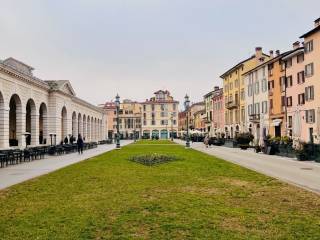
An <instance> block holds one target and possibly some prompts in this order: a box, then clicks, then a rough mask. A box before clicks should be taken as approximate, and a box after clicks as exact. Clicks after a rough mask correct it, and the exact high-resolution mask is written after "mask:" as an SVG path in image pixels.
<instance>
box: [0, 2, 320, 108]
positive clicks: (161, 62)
mask: <svg viewBox="0 0 320 240" xmlns="http://www.w3.org/2000/svg"><path fill="white" fill-rule="evenodd" d="M319 9H320V1H319V0H303V1H302V0H241V1H239V0H197V1H195V0H126V1H125V0H50V1H49V0H20V1H18V0H10V1H8V0H0V43H1V44H0V59H2V60H3V59H5V58H7V57H10V56H11V57H14V58H17V59H19V60H21V61H22V62H25V63H26V64H28V65H31V66H33V67H34V68H35V72H34V74H35V75H36V76H37V77H39V78H41V79H44V80H45V79H50V80H56V79H68V80H70V81H71V83H72V86H73V88H74V89H75V91H76V94H77V96H78V97H81V98H83V99H85V100H87V101H89V102H91V103H93V104H98V103H103V102H105V101H109V100H111V99H113V98H114V96H115V95H116V94H117V93H119V95H120V97H121V98H122V99H124V98H129V99H133V100H139V101H140V100H145V99H146V98H150V97H151V96H152V94H153V92H154V91H156V90H158V89H168V90H169V91H170V92H171V93H172V95H173V96H174V97H175V98H176V99H177V100H179V101H180V102H182V101H183V97H184V95H185V94H186V93H188V94H189V95H190V97H191V100H192V101H199V100H201V99H202V96H203V95H204V94H205V93H207V92H209V91H210V90H212V88H213V86H214V85H221V80H220V79H219V76H220V75H221V74H222V73H223V72H224V71H225V70H227V69H228V68H229V67H231V66H232V65H233V64H235V63H237V62H239V61H240V60H242V59H244V58H246V57H249V56H250V55H252V54H253V52H254V48H255V47H256V46H261V47H263V50H264V51H265V52H266V53H268V52H269V50H270V49H274V50H276V49H280V50H281V51H284V50H288V49H290V48H291V45H292V43H293V42H295V41H296V40H298V37H299V36H300V35H301V34H303V33H304V32H306V31H308V30H310V29H311V28H312V27H313V20H315V19H316V18H318V17H320V15H319V14H320V11H319Z"/></svg>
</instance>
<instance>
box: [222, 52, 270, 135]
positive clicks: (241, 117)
mask: <svg viewBox="0 0 320 240" xmlns="http://www.w3.org/2000/svg"><path fill="white" fill-rule="evenodd" d="M268 59H269V56H268V55H266V54H264V53H263V52H262V48H261V47H257V48H256V51H255V54H254V55H252V56H251V57H250V58H247V59H245V60H243V61H241V62H240V63H238V64H236V65H235V66H233V67H232V68H230V69H229V70H227V71H226V72H225V73H223V74H222V75H221V76H220V77H221V78H222V79H223V86H224V93H223V94H224V100H225V134H226V136H227V137H230V138H233V137H235V134H236V133H238V132H241V131H244V129H245V116H246V112H245V111H246V109H245V105H246V104H245V88H246V86H245V83H244V78H243V76H242V74H243V73H245V72H248V71H250V70H251V69H253V68H255V67H256V66H258V65H260V64H261V63H262V62H264V61H266V60H268Z"/></svg>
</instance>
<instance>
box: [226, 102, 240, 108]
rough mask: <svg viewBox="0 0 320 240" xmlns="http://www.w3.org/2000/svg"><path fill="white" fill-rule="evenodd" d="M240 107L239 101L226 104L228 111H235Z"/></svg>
mask: <svg viewBox="0 0 320 240" xmlns="http://www.w3.org/2000/svg"><path fill="white" fill-rule="evenodd" d="M238 106H239V103H238V101H229V102H227V103H226V108H227V109H229V110H230V109H234V108H237V107H238Z"/></svg>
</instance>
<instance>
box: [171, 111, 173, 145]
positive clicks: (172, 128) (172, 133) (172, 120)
mask: <svg viewBox="0 0 320 240" xmlns="http://www.w3.org/2000/svg"><path fill="white" fill-rule="evenodd" d="M171 141H172V142H173V113H171Z"/></svg>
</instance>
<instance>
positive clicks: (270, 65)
mask: <svg viewBox="0 0 320 240" xmlns="http://www.w3.org/2000/svg"><path fill="white" fill-rule="evenodd" d="M268 75H269V77H271V76H272V75H273V63H272V64H269V65H268Z"/></svg>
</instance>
